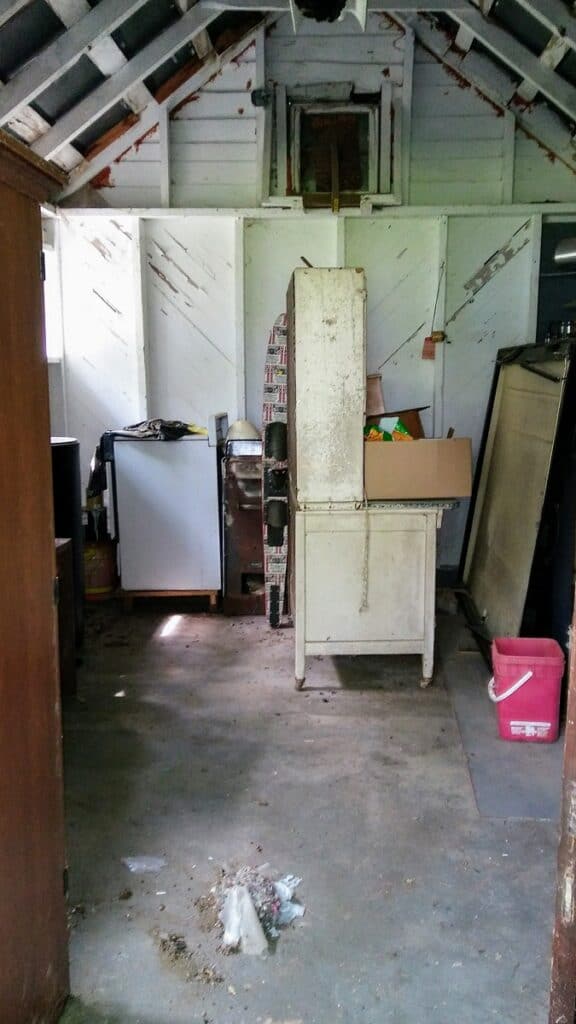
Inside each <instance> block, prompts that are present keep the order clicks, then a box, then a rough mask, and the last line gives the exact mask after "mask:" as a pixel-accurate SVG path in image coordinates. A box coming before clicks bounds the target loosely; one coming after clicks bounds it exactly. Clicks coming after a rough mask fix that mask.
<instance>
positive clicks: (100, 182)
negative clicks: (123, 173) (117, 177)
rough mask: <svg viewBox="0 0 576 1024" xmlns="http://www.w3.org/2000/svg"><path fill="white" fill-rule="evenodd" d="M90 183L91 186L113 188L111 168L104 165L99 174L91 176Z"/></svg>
mask: <svg viewBox="0 0 576 1024" xmlns="http://www.w3.org/2000/svg"><path fill="white" fill-rule="evenodd" d="M90 184H91V185H92V188H114V182H113V181H112V168H111V167H104V168H103V169H102V170H101V171H100V173H99V174H97V175H96V176H95V177H94V178H92V180H91V182H90Z"/></svg>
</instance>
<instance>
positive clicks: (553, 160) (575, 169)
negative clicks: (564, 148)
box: [516, 124, 576, 174]
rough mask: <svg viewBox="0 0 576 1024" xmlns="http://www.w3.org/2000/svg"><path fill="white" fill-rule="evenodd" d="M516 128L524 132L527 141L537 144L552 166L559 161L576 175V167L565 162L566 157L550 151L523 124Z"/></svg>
mask: <svg viewBox="0 0 576 1024" xmlns="http://www.w3.org/2000/svg"><path fill="white" fill-rule="evenodd" d="M516 127H517V128H518V131H520V132H522V134H523V135H525V136H526V138H527V139H530V140H531V141H532V142H535V143H536V145H537V146H538V149H541V150H542V152H543V153H545V154H546V157H547V158H548V160H549V161H550V163H551V164H555V163H556V161H557V160H559V161H560V163H561V164H564V166H565V167H567V168H568V170H569V171H572V174H576V167H573V166H572V164H571V163H569V161H568V160H565V159H564V157H562V156H560V155H559V154H558V153H554V151H553V150H552V149H548V146H545V145H544V143H543V142H542V140H541V139H538V138H537V137H536V136H535V135H533V134H532V132H531V131H529V130H528V128H525V127H524V125H522V124H518V125H516ZM575 159H576V158H575Z"/></svg>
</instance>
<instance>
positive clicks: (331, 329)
mask: <svg viewBox="0 0 576 1024" xmlns="http://www.w3.org/2000/svg"><path fill="white" fill-rule="evenodd" d="M289 307H290V309H289V329H290V330H289V347H290V368H289V373H288V393H289V410H290V411H289V418H288V420H289V423H290V425H291V428H292V432H293V433H292V436H291V442H292V443H291V446H290V460H291V470H290V472H291V478H292V484H293V485H294V484H295V497H296V500H297V502H298V504H299V505H300V507H303V506H305V505H307V504H311V503H323V504H325V503H330V502H350V503H352V502H359V501H362V498H363V494H364V435H363V428H364V411H365V407H366V371H365V347H366V346H365V316H366V313H365V307H366V283H365V278H364V273H363V271H361V270H351V269H342V268H338V269H331V270H327V269H316V268H312V269H303V268H300V269H299V270H296V271H295V272H294V279H293V286H292V288H291V290H290V293H289Z"/></svg>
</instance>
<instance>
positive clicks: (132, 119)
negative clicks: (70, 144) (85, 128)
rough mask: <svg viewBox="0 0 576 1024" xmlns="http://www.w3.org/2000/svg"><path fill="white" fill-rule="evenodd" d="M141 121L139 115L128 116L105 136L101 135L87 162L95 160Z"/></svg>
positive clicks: (88, 154) (87, 157)
mask: <svg viewBox="0 0 576 1024" xmlns="http://www.w3.org/2000/svg"><path fill="white" fill-rule="evenodd" d="M139 120H140V115H139V114H128V115H127V117H125V118H123V119H122V121H118V124H115V125H114V126H113V127H112V128H109V129H108V131H107V132H104V135H101V136H100V138H99V139H98V141H97V142H95V143H94V145H93V146H90V149H89V150H88V152H87V153H86V159H87V160H93V159H94V157H95V156H98V154H99V153H102V151H103V150H105V149H106V148H107V146H109V145H110V143H111V142H115V140H116V139H119V138H120V136H121V135H123V134H124V132H127V131H128V129H129V128H132V127H133V126H134V125H135V124H138V121H139Z"/></svg>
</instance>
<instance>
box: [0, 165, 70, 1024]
mask: <svg viewBox="0 0 576 1024" xmlns="http://www.w3.org/2000/svg"><path fill="white" fill-rule="evenodd" d="M0 209H1V210H2V216H1V218H0V283H1V285H2V295H3V300H2V303H1V304H0V337H1V338H2V373H1V374H0V429H1V431H2V437H3V438H4V441H3V444H2V445H1V446H0V479H1V480H2V488H3V492H2V493H3V494H4V495H5V496H6V499H7V500H5V501H3V502H2V503H1V504H0V565H1V566H2V586H1V587H0V623H1V626H0V632H1V637H0V703H1V707H2V714H1V715H0V835H1V836H2V842H1V845H0V879H1V885H0V932H1V934H2V957H1V963H0V1020H2V1021H5V1022H6V1024H8V1022H10V1024H31V1022H32V1021H42V1022H44V1024H52V1022H55V1021H56V1020H58V1016H59V1012H60V1009H61V1007H62V1003H63V1001H64V999H65V997H66V995H67V993H68V990H69V989H68V963H67V943H68V935H67V923H66V912H65V905H64V877H63V873H64V868H65V852H64V822H63V797H62V759H61V723H60V695H59V685H58V673H57V664H58V663H57V647H56V609H55V604H54V590H53V588H54V578H55V572H56V565H55V550H54V520H53V509H52V473H51V457H50V417H49V409H48V370H47V363H46V357H45V353H44V344H43V308H42V284H41V277H40V252H41V246H42V241H41V228H40V210H39V208H38V206H37V204H36V202H34V201H33V200H31V199H28V198H26V197H24V196H23V195H20V194H18V193H16V192H14V191H12V190H11V189H10V188H8V187H7V186H6V185H4V184H0ZM8 498H9V500H8Z"/></svg>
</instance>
